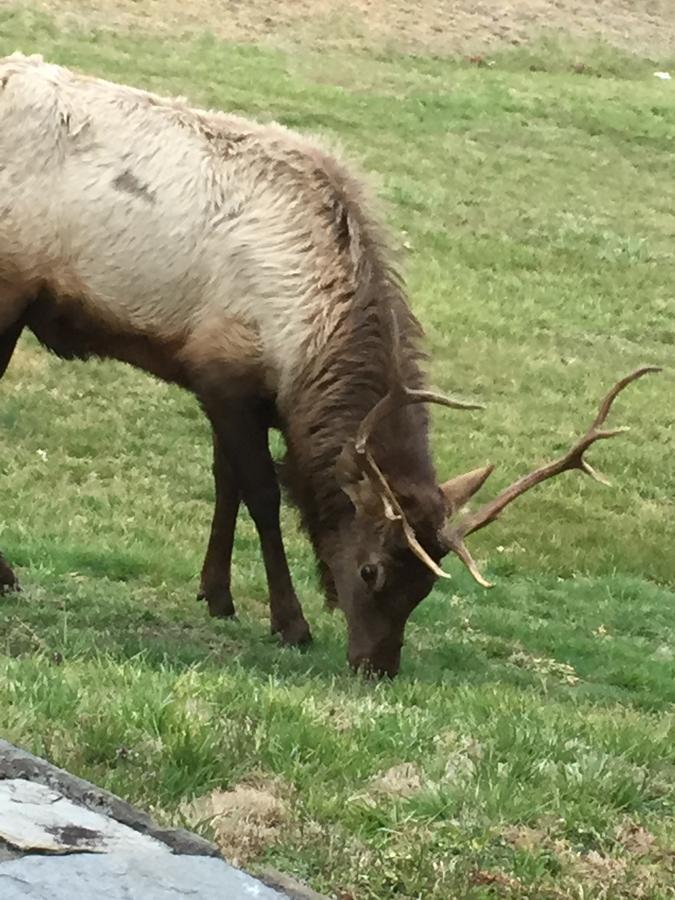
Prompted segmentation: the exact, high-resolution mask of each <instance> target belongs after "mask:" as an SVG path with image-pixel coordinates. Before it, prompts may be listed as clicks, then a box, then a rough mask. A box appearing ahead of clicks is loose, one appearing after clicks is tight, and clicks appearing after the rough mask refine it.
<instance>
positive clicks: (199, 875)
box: [0, 853, 286, 900]
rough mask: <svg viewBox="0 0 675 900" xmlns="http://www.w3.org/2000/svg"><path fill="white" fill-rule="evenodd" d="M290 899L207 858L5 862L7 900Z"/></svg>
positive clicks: (89, 856) (1, 867)
mask: <svg viewBox="0 0 675 900" xmlns="http://www.w3.org/2000/svg"><path fill="white" fill-rule="evenodd" d="M285 896H286V895H283V894H280V893H279V892H278V891H276V890H274V889H272V888H269V887H266V886H265V885H264V884H262V883H261V882H259V881H257V879H254V878H252V877H251V876H250V875H246V874H245V873H244V872H240V871H239V870H238V869H234V868H233V867H232V866H228V865H227V864H226V863H224V862H222V861H221V860H218V859H214V858H209V857H204V856H176V855H174V854H171V853H168V854H166V855H164V854H157V853H151V854H140V855H134V856H129V855H128V854H122V853H106V854H95V853H75V854H71V855H68V856H25V857H23V858H22V859H16V860H13V861H11V862H6V863H0V897H2V900H74V898H77V900H100V898H101V897H105V900H179V898H185V900H190V898H193V900H284V897H285Z"/></svg>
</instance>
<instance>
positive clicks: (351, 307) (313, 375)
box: [283, 220, 436, 548]
mask: <svg viewBox="0 0 675 900" xmlns="http://www.w3.org/2000/svg"><path fill="white" fill-rule="evenodd" d="M358 224H359V227H360V232H359V236H358V237H359V250H360V254H359V257H358V261H357V265H356V271H355V273H354V276H353V283H354V285H355V287H354V289H353V290H351V291H348V292H346V294H344V295H343V296H342V298H341V300H340V301H339V309H340V314H339V315H338V316H337V318H336V320H335V325H334V328H333V329H332V330H331V333H330V336H329V337H328V338H327V339H326V340H325V341H324V342H323V345H322V347H321V349H320V350H319V351H318V352H316V353H314V354H313V355H311V356H310V358H309V359H308V360H307V362H306V363H305V366H304V368H303V370H302V372H301V374H300V375H299V377H298V378H297V379H296V381H295V384H294V388H293V391H292V399H291V402H290V403H289V404H288V412H287V414H286V421H285V428H284V432H285V437H286V442H287V447H288V453H287V457H286V461H285V464H284V475H283V479H284V482H285V484H286V487H287V488H288V490H289V492H290V494H291V499H292V500H293V501H294V503H295V504H296V506H297V507H298V508H299V511H300V513H301V516H302V519H303V523H304V526H305V528H306V530H307V531H308V532H309V536H310V537H311V539H312V541H313V543H314V545H315V547H317V548H318V545H319V541H320V538H321V537H322V536H325V535H326V534H328V533H330V532H331V531H334V530H335V529H336V528H337V527H339V524H340V523H341V522H343V521H344V519H345V517H347V516H350V515H351V514H352V513H353V507H352V505H351V501H350V500H349V498H348V497H347V495H346V494H345V493H344V491H343V490H342V489H341V487H340V485H339V484H338V481H337V477H336V461H337V459H338V457H339V456H340V453H341V452H342V451H343V449H344V448H345V447H348V446H353V443H354V439H355V437H356V433H357V430H358V428H359V425H360V424H361V422H362V420H363V419H364V417H365V416H366V415H367V413H368V412H369V411H370V410H371V409H372V408H373V406H374V405H375V404H376V403H377V401H378V400H380V399H381V398H382V397H383V396H385V395H386V393H387V392H388V390H389V389H390V387H391V383H390V378H391V371H392V364H393V355H394V353H397V354H398V359H399V369H400V373H401V378H402V380H403V381H404V383H405V384H406V385H407V386H409V387H412V388H420V387H423V386H424V376H423V373H422V369H421V362H422V360H423V353H422V351H421V348H420V344H421V338H422V329H421V326H420V325H419V323H418V322H417V320H416V319H415V317H414V315H413V314H412V312H411V310H410V308H409V306H408V303H407V301H406V297H405V293H404V289H403V286H402V284H401V281H400V279H399V278H398V276H397V275H396V273H395V271H394V270H393V268H392V267H391V266H390V265H389V264H388V263H387V262H386V257H385V251H384V249H383V246H382V243H383V242H381V241H379V240H378V237H379V235H378V234H377V232H375V236H374V235H373V234H372V230H373V228H374V226H372V225H371V224H370V223H369V224H368V227H367V228H366V227H365V226H364V223H363V222H359V223H358ZM349 225H350V227H351V229H352V230H353V228H354V223H353V220H352V221H350V223H349ZM368 231H370V232H371V233H368ZM346 249H347V250H350V251H351V256H352V259H353V247H347V248H346ZM392 311H393V312H394V314H395V317H396V322H397V326H398V331H399V337H400V344H399V346H398V348H394V347H393V346H391V344H390V342H389V341H387V339H386V336H385V335H386V329H384V332H385V335H383V327H382V323H383V321H385V322H386V317H388V316H391V314H392ZM370 446H371V450H372V452H373V455H374V458H375V460H376V461H377V463H378V465H379V467H380V469H381V470H382V472H383V473H384V475H385V476H386V478H387V480H388V482H389V484H390V486H391V487H392V489H393V490H394V492H395V493H396V495H397V496H398V498H399V501H400V502H401V503H402V505H403V506H404V508H405V507H406V505H407V504H406V498H408V497H412V496H415V495H417V496H419V495H420V492H422V493H423V492H424V489H426V490H434V489H435V486H436V479H435V472H434V468H433V463H432V461H431V456H430V451H429V443H428V415H427V411H426V409H425V407H424V406H423V405H414V406H407V407H403V408H401V409H399V410H397V411H396V412H394V413H392V414H391V415H390V416H389V417H388V418H387V419H385V420H384V421H382V422H381V423H380V424H379V425H378V427H377V429H376V431H375V433H374V434H373V436H372V438H371V442H370ZM413 488H415V490H413Z"/></svg>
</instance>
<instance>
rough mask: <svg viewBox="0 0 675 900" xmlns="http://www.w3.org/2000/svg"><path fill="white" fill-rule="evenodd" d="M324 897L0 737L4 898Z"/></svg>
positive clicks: (0, 899)
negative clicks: (242, 865)
mask: <svg viewBox="0 0 675 900" xmlns="http://www.w3.org/2000/svg"><path fill="white" fill-rule="evenodd" d="M102 895H103V896H105V900H173V898H177V897H185V898H188V900H189V898H191V897H194V898H198V900H327V898H325V897H321V896H320V895H319V894H317V893H315V892H314V891H312V890H311V889H310V888H307V887H306V886H305V885H302V884H300V883H299V882H297V881H295V880H294V879H293V878H290V877H288V876H286V875H283V874H282V873H279V872H275V871H274V870H267V871H266V872H265V873H264V874H263V875H262V876H261V878H259V879H258V878H254V877H253V876H251V875H249V874H248V873H246V872H243V871H241V870H240V869H236V868H234V867H233V866H231V865H229V864H228V863H227V862H225V860H224V859H223V858H222V856H221V855H220V853H219V851H218V848H217V847H216V846H215V845H214V844H212V843H210V842H209V841H206V840H204V839H203V838H201V837H200V836H199V835H196V834H192V833H191V832H189V831H186V830H184V829H181V828H161V827H160V826H159V825H157V823H156V822H154V821H153V820H152V818H151V817H150V816H148V815H147V813H145V812H143V811H142V810H138V809H135V808H134V807H133V806H131V805H130V804H129V803H126V802H125V801H124V800H121V799H120V798H119V797H116V796H115V795H114V794H111V793H109V792H108V791H105V790H102V789H101V788H98V787H96V786H95V785H93V784H91V783H89V782H88V781H84V780H83V779H81V778H78V777H76V776H74V775H71V774H70V773H68V772H66V771H64V770H63V769H59V768H57V767H56V766H52V765H51V764H50V763H48V762H46V761H45V760H43V759H40V758H39V757H36V756H33V755H32V754H31V753H28V752H26V751H24V750H21V749H19V748H18V747H15V746H14V745H12V744H9V743H8V742H7V741H3V740H1V739H0V900H89V898H91V900H100V898H101V896H102Z"/></svg>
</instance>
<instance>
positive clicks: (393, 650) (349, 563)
mask: <svg viewBox="0 0 675 900" xmlns="http://www.w3.org/2000/svg"><path fill="white" fill-rule="evenodd" d="M436 555H440V554H438V553H437V554H436ZM330 568H331V572H332V574H333V578H334V581H335V587H336V592H337V605H338V606H339V607H340V609H341V610H342V612H343V613H344V615H345V618H346V620H347V646H348V650H347V654H348V658H349V663H350V665H351V666H352V668H354V669H359V670H362V671H364V672H367V673H369V674H373V675H376V676H389V677H393V676H394V675H396V674H397V673H398V670H399V667H400V663H401V647H402V645H403V635H404V630H405V625H406V622H407V621H408V617H409V616H410V614H411V613H412V611H413V610H414V609H415V607H416V606H417V605H418V604H419V603H421V601H422V600H424V598H425V597H426V596H427V595H428V594H429V593H430V591H431V589H432V587H433V586H434V583H435V581H436V576H435V575H434V574H433V572H431V571H430V570H429V568H428V567H427V566H425V565H424V564H423V563H421V562H420V561H419V559H417V557H416V556H414V555H413V553H412V552H411V551H410V549H409V548H408V546H407V544H406V542H405V540H404V538H403V535H402V533H401V530H400V525H399V524H398V523H396V522H382V520H381V519H380V520H379V521H377V520H374V519H373V518H371V517H370V516H368V515H364V514H359V513H357V514H356V515H355V517H354V519H352V520H350V521H349V523H347V524H346V525H345V526H344V528H343V529H342V531H341V533H340V539H339V543H338V547H337V548H336V552H335V554H334V556H333V559H332V561H331V565H330Z"/></svg>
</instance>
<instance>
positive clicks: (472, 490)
mask: <svg viewBox="0 0 675 900" xmlns="http://www.w3.org/2000/svg"><path fill="white" fill-rule="evenodd" d="M493 469H494V466H482V467H481V468H480V469H474V470H473V471H472V472H465V473H464V475H457V477H456V478H451V479H450V480H449V481H446V482H445V483H444V484H441V485H440V489H441V491H442V492H443V496H444V497H445V502H446V503H447V506H448V516H453V515H454V514H455V513H456V512H457V511H458V510H459V509H461V508H462V507H463V506H464V504H465V503H466V501H467V500H470V499H471V497H473V495H474V494H476V493H478V491H479V490H480V489H481V488H482V487H483V485H484V484H485V482H486V481H487V479H488V478H489V477H490V474H491V473H492V470H493Z"/></svg>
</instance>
